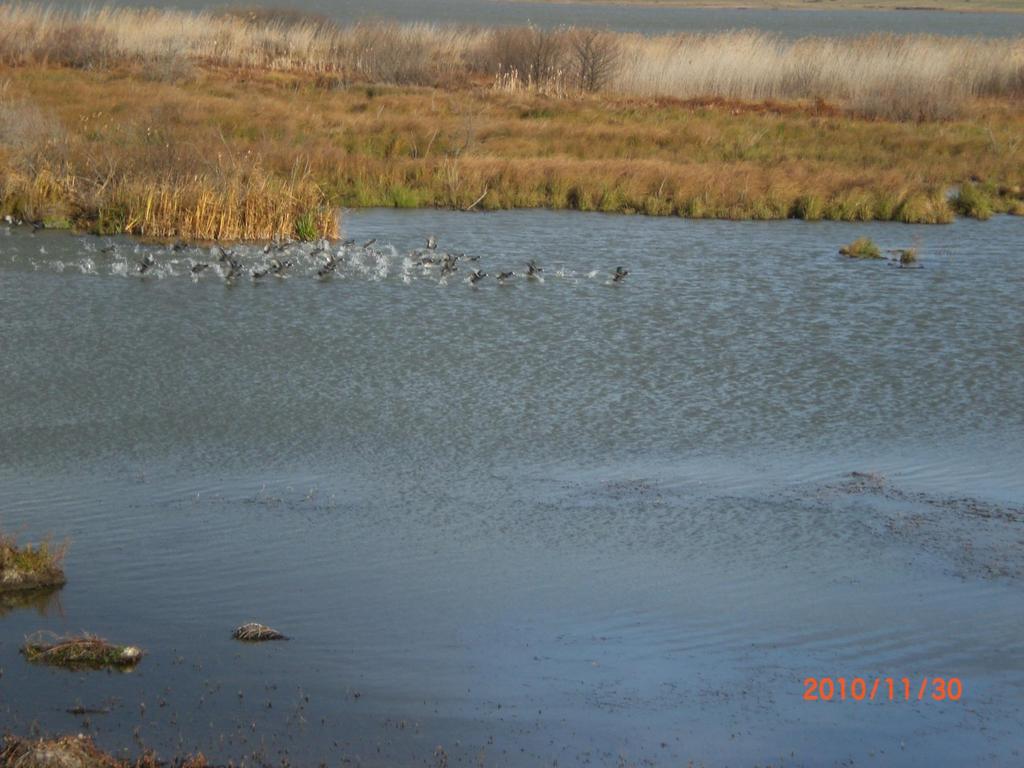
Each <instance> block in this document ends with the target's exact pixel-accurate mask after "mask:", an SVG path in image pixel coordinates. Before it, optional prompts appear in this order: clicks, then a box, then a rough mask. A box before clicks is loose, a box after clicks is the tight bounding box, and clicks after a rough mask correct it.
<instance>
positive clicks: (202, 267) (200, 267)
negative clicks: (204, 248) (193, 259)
mask: <svg viewBox="0 0 1024 768" xmlns="http://www.w3.org/2000/svg"><path fill="white" fill-rule="evenodd" d="M209 268H210V265H209V264H205V263H203V262H200V263H198V264H193V265H192V268H191V270H190V271H191V272H192V274H193V275H198V274H199V273H200V272H205V271H206V270H208V269H209Z"/></svg>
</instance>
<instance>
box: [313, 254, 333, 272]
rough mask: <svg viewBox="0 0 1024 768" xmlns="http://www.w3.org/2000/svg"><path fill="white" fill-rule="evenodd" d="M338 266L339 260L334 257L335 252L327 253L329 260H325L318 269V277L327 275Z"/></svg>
mask: <svg viewBox="0 0 1024 768" xmlns="http://www.w3.org/2000/svg"><path fill="white" fill-rule="evenodd" d="M337 268H338V260H337V259H335V258H334V254H333V253H329V254H327V261H325V262H324V264H323V266H322V267H320V269H318V270H317V271H316V276H317V277H327V276H328V275H330V274H331V273H332V272H334V270H335V269H337Z"/></svg>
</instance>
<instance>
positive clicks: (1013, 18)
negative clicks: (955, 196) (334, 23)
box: [56, 0, 1024, 37]
mask: <svg viewBox="0 0 1024 768" xmlns="http://www.w3.org/2000/svg"><path fill="white" fill-rule="evenodd" d="M111 4H112V5H128V6H132V5H134V6H142V7H150V6H153V5H155V4H154V3H153V2H152V1H151V0H127V1H126V0H115V1H114V2H112V3H111ZM56 5H58V6H60V5H63V6H70V7H83V6H89V5H90V3H88V2H83V0H58V2H57V3H56ZM156 5H160V6H161V7H163V6H168V7H173V8H183V9H187V10H202V9H210V8H213V9H219V8H222V7H224V5H225V4H224V3H220V2H211V0H175V1H174V2H170V3H159V4H156ZM246 5H248V6H266V7H269V8H300V9H302V10H304V11H309V12H311V13H318V14H323V15H325V16H328V17H330V18H334V19H340V20H342V21H345V22H349V21H355V20H359V19H396V20H398V21H403V22H417V21H429V22H440V23H446V24H479V25H492V26H493V25H515V24H531V23H532V24H537V25H539V26H544V27H555V26H562V25H565V26H572V25H576V26H595V27H607V28H609V29H615V30H620V31H623V32H641V33H643V34H665V33H669V32H723V31H728V30H734V29H758V30H762V31H764V32H769V33H772V34H776V35H781V36H783V37H807V36H810V35H824V36H840V37H842V36H849V35H868V34H875V33H892V34H927V35H965V36H974V35H980V36H984V37H1003V36H1014V35H1022V34H1024V14H1012V13H1010V14H1008V13H945V12H941V11H925V10H914V11H828V10H812V11H800V10H796V11H788V10H772V9H767V10H763V9H757V8H664V7H663V8H657V7H653V6H651V5H644V4H642V3H639V4H638V3H632V4H623V5H616V4H615V3H558V2H554V3H547V2H509V1H507V0H374V2H372V3H371V2H366V0H302V1H301V2H299V1H298V0H258V1H257V2H250V3H246Z"/></svg>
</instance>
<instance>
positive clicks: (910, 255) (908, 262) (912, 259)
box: [894, 248, 917, 267]
mask: <svg viewBox="0 0 1024 768" xmlns="http://www.w3.org/2000/svg"><path fill="white" fill-rule="evenodd" d="M894 253H895V254H896V261H898V262H899V265H900V266H901V267H916V266H917V248H900V249H898V250H896V251H894Z"/></svg>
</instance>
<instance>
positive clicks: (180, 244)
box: [171, 240, 188, 253]
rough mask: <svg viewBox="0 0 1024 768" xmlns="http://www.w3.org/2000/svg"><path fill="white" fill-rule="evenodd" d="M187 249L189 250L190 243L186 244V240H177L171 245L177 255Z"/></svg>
mask: <svg viewBox="0 0 1024 768" xmlns="http://www.w3.org/2000/svg"><path fill="white" fill-rule="evenodd" d="M186 248H188V243H186V242H185V241H184V240H175V241H174V243H173V244H172V245H171V250H172V251H174V252H175V253H177V252H178V251H184V250H185V249H186Z"/></svg>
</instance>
